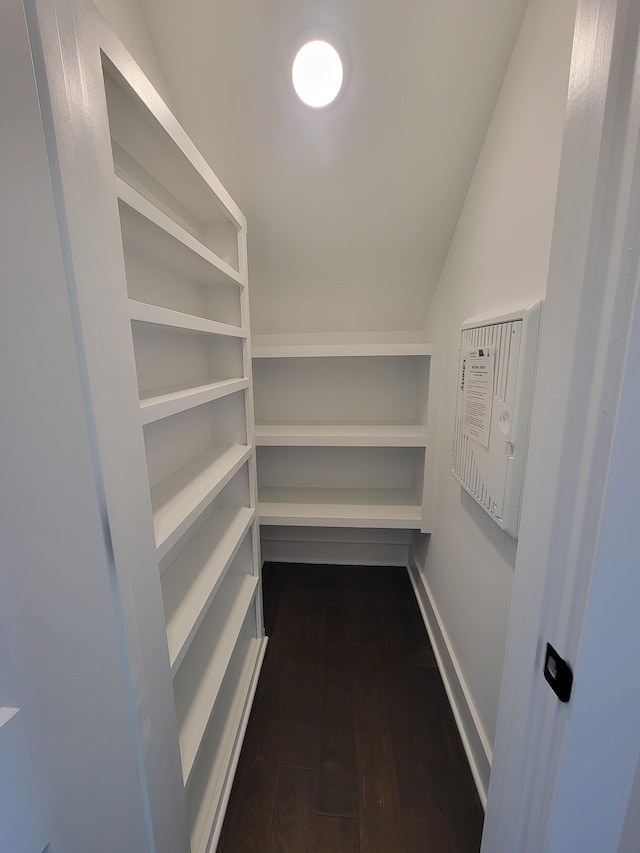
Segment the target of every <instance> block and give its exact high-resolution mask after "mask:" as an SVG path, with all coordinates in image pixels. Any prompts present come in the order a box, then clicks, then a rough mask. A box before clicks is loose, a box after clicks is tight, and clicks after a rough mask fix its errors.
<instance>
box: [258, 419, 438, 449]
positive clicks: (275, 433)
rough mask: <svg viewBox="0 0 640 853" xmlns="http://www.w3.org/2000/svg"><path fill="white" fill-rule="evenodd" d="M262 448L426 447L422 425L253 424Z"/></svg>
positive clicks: (425, 434)
mask: <svg viewBox="0 0 640 853" xmlns="http://www.w3.org/2000/svg"><path fill="white" fill-rule="evenodd" d="M256 444H257V445H260V446H263V447H267V446H270V447H273V446H284V447H295V446H297V447H426V444H427V431H426V428H425V427H424V426H422V425H421V424H327V423H318V424H256Z"/></svg>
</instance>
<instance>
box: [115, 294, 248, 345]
mask: <svg viewBox="0 0 640 853" xmlns="http://www.w3.org/2000/svg"><path fill="white" fill-rule="evenodd" d="M129 316H130V317H131V319H132V320H138V321H139V322H140V323H153V324H154V325H156V326H169V327H170V328H172V329H183V330H184V331H187V332H199V333H201V334H205V335H226V336H227V337H232V338H246V337H247V330H246V329H243V328H242V327H241V326H232V325H230V324H229V323H219V322H218V321H217V320H207V319H206V318H205V317H197V316H196V315H195V314H185V313H183V312H182V311H173V310H172V309H171V308H162V307H161V306H159V305H150V304H149V303H148V302H138V301H137V300H136V299H130V300H129Z"/></svg>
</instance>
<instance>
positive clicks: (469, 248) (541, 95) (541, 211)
mask: <svg viewBox="0 0 640 853" xmlns="http://www.w3.org/2000/svg"><path fill="white" fill-rule="evenodd" d="M574 16H575V3H574V2H572V0H565V2H560V3H558V2H555V0H530V3H529V6H528V9H527V12H526V14H525V18H524V21H523V24H522V28H521V31H520V35H519V37H518V40H517V42H516V45H515V48H514V52H513V56H512V58H511V62H510V65H509V68H508V71H507V74H506V77H505V80H504V83H503V86H502V90H501V93H500V96H499V99H498V102H497V105H496V109H495V111H494V115H493V118H492V121H491V124H490V127H489V130H488V133H487V136H486V139H485V142H484V146H483V148H482V151H481V154H480V157H479V160H478V163H477V166H476V169H475V173H474V176H473V179H472V182H471V185H470V188H469V192H468V194H467V198H466V201H465V204H464V207H463V210H462V213H461V216H460V219H459V222H458V225H457V228H456V231H455V235H454V237H453V241H452V243H451V246H450V249H449V253H448V256H447V259H446V261H445V265H444V268H443V272H442V275H441V277H440V281H439V284H438V288H437V291H436V293H435V296H434V299H433V302H432V304H431V307H430V310H429V312H428V316H427V322H426V330H427V334H428V336H429V337H430V338H431V339H432V340H434V341H437V342H438V343H440V345H441V368H442V389H441V395H440V415H439V436H440V437H439V447H438V450H437V453H438V459H437V474H436V477H437V480H436V495H437V499H436V509H435V518H434V525H433V531H434V532H433V535H432V536H431V540H430V541H428V540H427V539H426V537H417V539H416V542H415V553H416V559H417V561H418V564H419V566H420V568H421V570H422V574H423V579H424V581H425V584H426V586H427V588H428V592H429V594H430V597H431V603H432V605H434V606H435V608H436V609H437V611H438V612H439V615H440V618H441V620H442V624H443V626H444V631H445V633H446V639H447V640H448V644H449V646H450V649H449V652H450V653H453V655H454V658H455V659H456V660H457V665H458V667H459V670H460V672H459V673H458V674H456V673H447V674H446V675H447V676H448V677H449V678H450V679H451V680H452V681H453V682H456V681H457V680H458V677H459V676H461V677H462V680H463V683H466V689H467V692H468V698H469V700H470V703H471V705H472V711H475V714H476V725H477V726H478V727H479V728H480V730H481V731H480V740H482V738H483V737H484V739H485V742H486V744H487V745H488V749H486V750H485V752H487V755H486V758H487V759H488V760H489V761H490V760H491V748H490V747H491V745H492V744H493V740H494V735H495V726H496V717H497V710H498V698H499V692H500V680H501V673H502V663H503V657H504V647H505V640H506V631H507V621H508V615H509V605H510V595H511V586H512V578H513V568H514V563H515V554H516V543H515V542H514V541H513V540H512V539H510V538H509V537H508V536H507V535H506V534H504V533H502V532H501V531H500V529H499V528H498V527H497V526H496V525H495V524H494V523H493V522H492V521H491V520H490V518H489V517H488V516H487V515H486V514H485V513H484V512H483V511H482V510H481V509H480V507H479V506H478V505H477V504H476V503H475V502H474V501H473V500H472V499H471V497H469V496H468V495H467V494H466V493H464V492H463V491H462V490H461V488H460V487H459V486H458V485H457V483H456V482H455V480H454V479H453V477H452V476H451V474H450V472H449V468H450V448H451V434H452V426H453V416H454V408H455V387H456V371H457V359H458V341H459V327H460V324H461V323H462V321H463V320H464V319H465V318H466V317H469V316H472V315H474V314H478V313H485V312H488V311H493V310H495V311H496V312H497V313H498V312H502V311H504V310H505V309H507V308H509V307H512V306H518V305H522V304H528V303H531V302H533V301H534V300H536V299H538V298H540V297H542V296H544V293H545V287H546V279H547V268H548V263H549V254H550V244H551V233H552V224H553V212H554V204H555V195H556V185H557V178H558V170H559V158H560V145H561V139H562V131H563V119H564V114H565V106H566V93H567V80H568V70H569V60H570V51H571V43H572V35H573V23H574ZM443 657H444V659H446V658H447V656H446V655H445V656H443ZM476 740H477V738H476ZM479 763H481V762H479ZM485 781H486V780H485Z"/></svg>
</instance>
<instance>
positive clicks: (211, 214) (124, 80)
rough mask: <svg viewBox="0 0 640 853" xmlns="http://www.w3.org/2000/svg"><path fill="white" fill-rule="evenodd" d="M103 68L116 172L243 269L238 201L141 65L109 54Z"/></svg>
mask: <svg viewBox="0 0 640 853" xmlns="http://www.w3.org/2000/svg"><path fill="white" fill-rule="evenodd" d="M103 70H104V85H105V95H106V101H107V113H108V118H109V132H110V136H111V152H112V155H113V165H114V170H115V172H116V174H117V175H119V176H120V177H122V178H124V179H125V180H126V182H127V183H128V184H130V185H131V186H133V187H135V188H136V189H137V190H138V191H139V192H140V193H141V194H142V195H143V196H145V197H146V198H147V199H148V200H149V201H151V202H152V203H153V204H154V205H155V206H157V207H158V208H160V209H161V210H163V211H164V212H165V213H168V214H169V216H170V217H171V218H172V219H174V220H175V221H176V222H178V223H180V224H181V225H183V226H184V228H185V229H186V230H187V231H188V232H190V233H191V234H192V235H193V236H194V237H196V238H197V239H198V240H199V241H200V242H202V243H204V244H205V245H206V246H208V247H209V248H210V249H212V250H213V251H214V252H215V253H216V254H217V255H218V256H220V257H221V258H223V259H224V260H225V261H227V262H228V263H230V264H231V265H232V266H233V267H234V268H235V269H240V266H241V265H242V267H243V268H242V270H241V271H242V273H243V274H244V272H245V270H244V263H243V262H242V259H241V257H240V255H239V243H238V235H239V232H240V231H241V230H243V229H245V228H246V220H245V217H244V216H243V214H242V213H241V211H240V210H239V208H238V206H237V205H236V204H235V202H234V201H233V199H232V198H231V196H230V195H229V193H228V192H227V191H226V189H225V188H224V187H223V185H222V184H221V183H220V181H219V179H218V178H217V176H216V175H215V173H214V172H213V171H212V170H211V168H210V167H209V166H208V164H207V163H206V162H205V160H204V158H203V157H202V155H201V154H200V153H199V151H198V150H197V149H196V148H195V146H194V145H193V143H192V142H191V140H190V139H189V138H188V137H187V135H186V133H185V132H184V130H183V129H182V128H181V127H180V125H179V124H178V123H177V122H176V120H175V118H174V117H173V116H172V115H171V114H170V112H169V111H168V109H167V107H166V105H165V104H164V103H163V102H162V100H161V98H160V97H159V96H158V93H157V92H156V91H155V90H154V89H153V88H152V87H151V86H150V85H149V83H148V81H146V80H145V79H144V78H143V76H142V75H141V74H140V73H139V70H136V69H135V68H134V67H132V64H131V63H130V62H126V61H119V59H118V58H116V57H115V56H111V57H110V58H107V56H106V55H105V54H103Z"/></svg>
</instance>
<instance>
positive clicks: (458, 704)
mask: <svg viewBox="0 0 640 853" xmlns="http://www.w3.org/2000/svg"><path fill="white" fill-rule="evenodd" d="M408 572H409V578H410V580H411V583H412V585H413V589H414V592H415V594H416V598H417V600H418V605H419V607H420V610H421V612H422V618H423V619H424V624H425V627H426V629H427V633H428V635H429V639H430V640H431V645H432V646H433V651H434V654H435V656H436V660H437V662H438V667H439V669H440V675H441V676H442V681H443V683H444V688H445V690H446V692H447V696H448V698H449V704H450V705H451V710H452V711H453V716H454V718H455V721H456V725H457V726H458V731H459V732H460V737H461V739H462V745H463V746H464V751H465V753H466V756H467V760H468V762H469V767H470V768H471V773H472V775H473V779H474V781H475V783H476V788H477V790H478V796H479V797H480V801H481V803H482V807H483V808H486V804H487V791H488V789H489V775H490V772H491V761H492V750H491V745H490V743H489V740H488V738H487V736H486V734H485V731H484V729H483V727H482V724H481V722H480V718H479V715H478V712H477V710H476V707H475V704H474V702H473V699H472V697H471V694H470V692H469V689H468V687H467V685H466V682H465V679H464V676H463V675H462V671H461V670H460V666H459V664H458V660H457V658H456V655H455V653H454V651H453V648H452V647H451V643H450V642H449V638H448V636H447V632H446V630H445V628H444V625H443V623H442V619H441V618H440V614H439V613H438V609H437V607H436V605H435V602H434V600H433V596H432V595H431V591H430V589H429V586H428V584H427V582H426V581H425V579H424V577H423V576H422V574H421V573H420V571H419V569H418V567H417V566H416V563H415V560H414V559H413V557H412V558H411V559H410V562H409V565H408Z"/></svg>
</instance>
